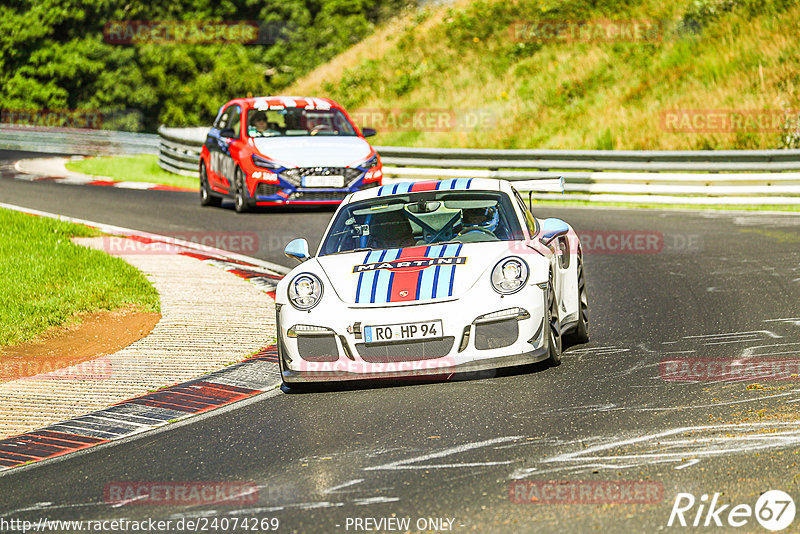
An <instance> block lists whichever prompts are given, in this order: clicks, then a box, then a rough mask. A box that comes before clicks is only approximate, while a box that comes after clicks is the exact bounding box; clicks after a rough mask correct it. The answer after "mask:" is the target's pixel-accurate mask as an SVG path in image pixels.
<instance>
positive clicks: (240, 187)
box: [233, 169, 250, 213]
mask: <svg viewBox="0 0 800 534" xmlns="http://www.w3.org/2000/svg"><path fill="white" fill-rule="evenodd" d="M246 187H247V186H246V185H245V182H244V174H242V171H241V170H240V169H236V175H235V178H234V181H233V209H235V210H236V213H245V212H247V211H250V204H249V199H248V198H247V189H246Z"/></svg>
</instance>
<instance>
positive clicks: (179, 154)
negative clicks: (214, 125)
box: [158, 126, 208, 176]
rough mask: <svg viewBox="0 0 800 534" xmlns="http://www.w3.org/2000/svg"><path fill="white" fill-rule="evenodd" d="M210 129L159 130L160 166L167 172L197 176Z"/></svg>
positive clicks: (163, 127)
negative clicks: (202, 149)
mask: <svg viewBox="0 0 800 534" xmlns="http://www.w3.org/2000/svg"><path fill="white" fill-rule="evenodd" d="M207 133H208V128H203V127H198V128H167V127H166V126H161V127H159V128H158V135H159V137H160V138H161V142H160V143H159V147H158V165H159V166H160V167H161V168H162V169H164V170H165V171H167V172H172V173H175V174H183V175H185V176H197V172H198V171H197V169H198V165H199V164H200V149H201V148H202V147H203V143H204V142H205V140H206V134H207Z"/></svg>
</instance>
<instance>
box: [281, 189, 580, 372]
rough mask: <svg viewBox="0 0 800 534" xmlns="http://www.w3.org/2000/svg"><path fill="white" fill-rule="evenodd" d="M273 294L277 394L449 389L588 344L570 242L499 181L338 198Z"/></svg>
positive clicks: (296, 245) (575, 251)
mask: <svg viewBox="0 0 800 534" xmlns="http://www.w3.org/2000/svg"><path fill="white" fill-rule="evenodd" d="M285 253H286V255H287V256H290V257H293V258H296V259H297V260H299V261H300V262H301V264H300V265H298V266H297V267H295V268H294V269H293V270H292V271H291V272H290V273H289V274H287V275H286V276H285V277H284V278H283V280H282V281H281V282H280V284H279V285H278V288H277V291H276V305H277V327H278V334H277V335H278V340H277V345H278V359H279V362H280V367H281V374H282V378H283V382H284V385H285V386H287V387H290V388H291V386H292V385H293V384H300V383H307V382H319V381H335V380H353V379H370V378H390V377H392V378H393V377H398V376H403V377H409V376H410V377H415V376H425V375H435V376H448V375H450V374H453V373H456V372H461V371H465V372H466V371H480V370H485V369H493V368H499V367H507V366H517V365H523V364H529V363H533V362H538V361H542V360H547V361H548V362H549V363H550V364H552V365H558V364H559V363H560V358H561V347H562V337H563V336H565V335H567V336H570V337H571V338H572V339H571V340H570V341H572V342H578V343H581V342H585V341H587V340H588V299H587V295H586V284H585V280H584V272H583V258H582V252H581V246H580V242H579V240H578V236H577V234H576V233H575V231H574V230H573V229H572V228H571V227H570V226H569V225H568V224H567V223H565V222H563V221H561V220H559V219H544V220H539V219H537V218H536V217H534V216H533V215H532V214H531V212H530V210H529V209H528V208H527V207H526V205H525V202H524V201H523V199H522V197H521V196H520V195H519V193H517V191H516V190H514V188H513V187H512V186H511V184H510V183H509V182H506V181H503V180H492V179H468V178H458V179H448V180H441V181H427V182H415V183H396V184H392V185H384V186H381V187H379V188H375V189H370V190H365V191H359V192H356V193H353V194H351V195H349V196H348V197H347V198H345V199H344V202H343V203H342V204H341V206H340V207H339V209H338V210H337V211H336V213H335V214H334V216H333V218H332V220H331V222H330V224H329V226H328V229H327V231H326V232H325V236H324V238H323V240H322V243H321V245H320V247H319V250H318V251H317V253H316V255H314V256H311V255H310V254H309V251H308V243H307V242H306V241H305V240H304V239H296V240H294V241H292V242H291V243H289V245H288V246H287V247H286V250H285Z"/></svg>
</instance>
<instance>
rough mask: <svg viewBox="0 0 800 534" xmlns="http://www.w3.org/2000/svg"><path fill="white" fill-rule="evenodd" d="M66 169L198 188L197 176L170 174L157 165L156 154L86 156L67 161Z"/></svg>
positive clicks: (121, 178) (135, 180)
mask: <svg viewBox="0 0 800 534" xmlns="http://www.w3.org/2000/svg"><path fill="white" fill-rule="evenodd" d="M67 169H69V170H71V171H74V172H80V173H83V174H90V175H92V176H105V177H108V178H111V179H112V180H116V181H131V182H147V183H151V184H162V185H171V186H175V187H188V188H192V189H198V188H199V182H198V177H196V176H182V175H180V174H172V173H170V172H167V171H165V170H164V169H162V168H161V167H159V166H158V156H154V155H151V154H140V155H138V156H125V157H121V156H120V157H113V156H109V157H99V158H86V159H83V160H78V161H70V162H69V163H67Z"/></svg>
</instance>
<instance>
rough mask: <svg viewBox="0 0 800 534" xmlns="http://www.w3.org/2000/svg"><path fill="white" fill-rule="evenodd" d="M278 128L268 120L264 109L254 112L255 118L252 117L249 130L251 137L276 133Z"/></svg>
mask: <svg viewBox="0 0 800 534" xmlns="http://www.w3.org/2000/svg"><path fill="white" fill-rule="evenodd" d="M275 133H276V130H274V129H273V128H271V125H270V123H269V122H268V121H267V114H266V113H264V112H263V111H256V112H255V113H253V118H252V119H250V125H249V132H248V134H249V135H250V137H262V136H270V135H275Z"/></svg>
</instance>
